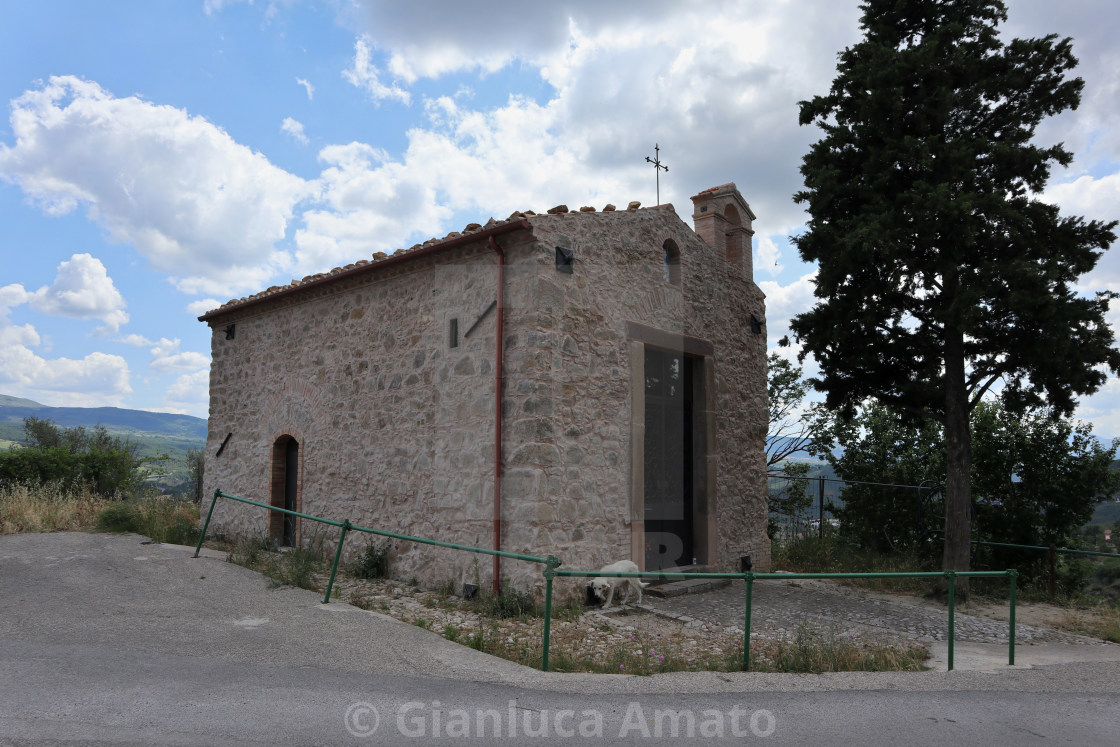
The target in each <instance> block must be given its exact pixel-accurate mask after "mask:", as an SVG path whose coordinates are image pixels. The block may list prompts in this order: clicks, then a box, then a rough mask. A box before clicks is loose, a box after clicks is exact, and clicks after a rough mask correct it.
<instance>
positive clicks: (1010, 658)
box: [1007, 568, 1019, 667]
mask: <svg viewBox="0 0 1120 747" xmlns="http://www.w3.org/2000/svg"><path fill="white" fill-rule="evenodd" d="M1007 575H1008V576H1010V577H1011V629H1010V630H1009V631H1008V633H1007V666H1009V667H1013V666H1015V580H1016V579H1017V578H1018V577H1019V571H1017V570H1015V569H1014V568H1012V569H1011V570H1009V571H1008V572H1007Z"/></svg>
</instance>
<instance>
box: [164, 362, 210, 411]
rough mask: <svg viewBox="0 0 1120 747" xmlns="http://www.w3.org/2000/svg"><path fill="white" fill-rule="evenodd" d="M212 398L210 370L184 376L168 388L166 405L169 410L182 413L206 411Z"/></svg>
mask: <svg viewBox="0 0 1120 747" xmlns="http://www.w3.org/2000/svg"><path fill="white" fill-rule="evenodd" d="M209 396H210V370H209V369H206V370H203V371H195V372H194V373H189V374H183V375H182V376H180V377H179V378H177V379H176V380H175V382H174V383H173V384H172V385H171V386H169V387H168V388H167V396H166V399H165V400H164V401H165V404H166V406H167V407H168V408H170V409H173V410H177V411H181V412H194V411H198V410H199V409H200V406H201V409H203V410H205V409H206V402H207V401H208V399H209Z"/></svg>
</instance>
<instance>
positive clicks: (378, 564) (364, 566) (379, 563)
mask: <svg viewBox="0 0 1120 747" xmlns="http://www.w3.org/2000/svg"><path fill="white" fill-rule="evenodd" d="M392 549H393V548H392V545H391V543H390V541H389V539H388V538H386V539H385V540H384V541H383V542H380V543H378V542H370V543H369V544H368V545H366V548H365V550H363V551H362V554H361V555H360V556H359V557H358V560H357V561H356V562H355V563H354V564H353V565H351V566H350V573H351V574H352V575H354V576H356V577H357V578H386V577H388V575H389V554H390V552H391V550H392Z"/></svg>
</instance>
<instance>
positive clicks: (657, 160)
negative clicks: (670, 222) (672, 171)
mask: <svg viewBox="0 0 1120 747" xmlns="http://www.w3.org/2000/svg"><path fill="white" fill-rule="evenodd" d="M646 163H652V164H653V173H655V174H656V175H657V204H658V205H660V204H661V169H665V171H666V172H667V171H669V167H668V166H662V165H661V148H660V146H658V144H657V143H654V144H653V158H650V157H649V156H646Z"/></svg>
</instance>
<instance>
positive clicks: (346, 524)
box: [323, 519, 350, 604]
mask: <svg viewBox="0 0 1120 747" xmlns="http://www.w3.org/2000/svg"><path fill="white" fill-rule="evenodd" d="M349 530H350V520H349V519H343V520H342V533H341V534H340V535H339V536H338V549H336V550H335V551H334V565H332V566H331V578H330V580H329V581H327V594H326V596H324V597H323V604H330V602H331V589H333V588H334V576H335V574H336V573H338V561H339V560H340V559H341V558H342V543H343V542H345V541H346V532H348V531H349Z"/></svg>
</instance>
